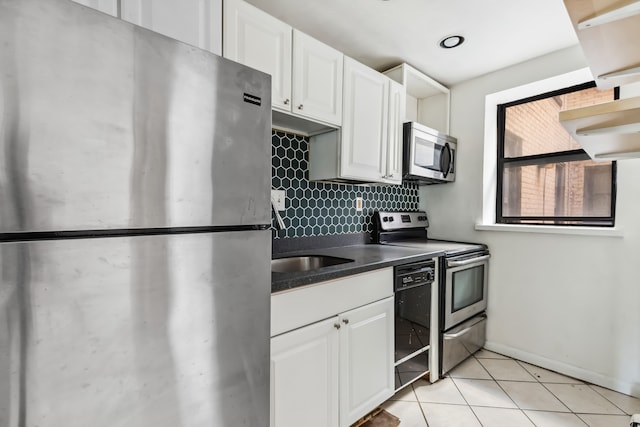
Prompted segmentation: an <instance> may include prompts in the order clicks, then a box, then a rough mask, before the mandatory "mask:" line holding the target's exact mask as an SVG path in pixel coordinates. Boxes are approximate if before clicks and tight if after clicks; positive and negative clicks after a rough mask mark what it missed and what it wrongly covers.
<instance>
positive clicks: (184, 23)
mask: <svg viewBox="0 0 640 427" xmlns="http://www.w3.org/2000/svg"><path fill="white" fill-rule="evenodd" d="M121 1H122V10H121V13H122V19H124V20H125V21H129V22H131V23H133V24H136V25H140V26H141V27H145V28H148V29H150V30H153V31H156V32H158V33H161V34H164V35H165V36H168V37H171V38H174V39H176V40H180V41H182V42H185V43H189V44H191V45H193V46H197V47H199V48H201V49H206V50H208V51H210V52H213V53H215V54H216V55H221V54H222V0H182V1H173V0H121Z"/></svg>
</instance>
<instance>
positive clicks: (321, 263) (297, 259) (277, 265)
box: [271, 255, 353, 273]
mask: <svg viewBox="0 0 640 427" xmlns="http://www.w3.org/2000/svg"><path fill="white" fill-rule="evenodd" d="M347 262H353V260H352V259H347V258H338V257H333V256H323V255H311V256H292V257H285V258H277V259H272V260H271V271H275V272H276V273H295V272H298V271H309V270H316V269H318V268H322V267H329V266H332V265H338V264H345V263H347Z"/></svg>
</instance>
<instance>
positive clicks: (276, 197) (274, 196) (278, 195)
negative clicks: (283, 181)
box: [271, 190, 287, 211]
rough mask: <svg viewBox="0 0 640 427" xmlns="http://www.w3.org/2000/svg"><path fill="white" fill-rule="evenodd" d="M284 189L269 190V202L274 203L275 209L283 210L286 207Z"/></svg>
mask: <svg viewBox="0 0 640 427" xmlns="http://www.w3.org/2000/svg"><path fill="white" fill-rule="evenodd" d="M286 200H287V196H286V191H284V190H271V202H272V203H273V204H274V205H276V209H277V210H279V211H284V210H285V209H286Z"/></svg>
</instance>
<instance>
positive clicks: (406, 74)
mask: <svg viewBox="0 0 640 427" xmlns="http://www.w3.org/2000/svg"><path fill="white" fill-rule="evenodd" d="M384 74H385V75H386V76H388V77H389V78H391V79H392V80H394V81H396V82H398V83H400V84H401V85H403V86H404V88H405V91H406V104H405V105H406V114H405V116H404V120H403V121H405V122H417V123H420V124H422V125H425V126H428V127H430V128H433V129H436V130H438V131H440V132H442V133H445V134H448V133H449V110H450V107H449V105H450V98H451V95H450V91H449V88H447V87H445V86H443V85H441V84H440V83H438V82H437V81H435V80H433V79H432V78H431V77H429V76H427V75H425V74H424V73H422V72H421V71H419V70H416V69H415V68H413V67H412V66H410V65H409V64H400V65H398V66H397V67H393V68H392V69H390V70H387V71H385V72H384Z"/></svg>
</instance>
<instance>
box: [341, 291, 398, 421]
mask: <svg viewBox="0 0 640 427" xmlns="http://www.w3.org/2000/svg"><path fill="white" fill-rule="evenodd" d="M393 308H394V304H393V297H390V298H387V299H385V300H382V301H378V302H375V303H373V304H369V305H366V306H364V307H360V308H357V309H355V310H351V311H349V312H347V313H344V314H342V315H340V323H341V324H342V327H341V329H340V426H343V427H346V426H349V425H351V424H353V423H354V422H356V421H357V420H358V419H359V418H360V417H362V416H363V415H366V414H367V413H368V412H370V411H371V410H373V409H374V408H375V407H376V406H377V405H379V404H380V403H382V402H384V401H385V400H387V399H388V398H389V397H391V396H392V395H393V392H394V389H395V381H394V376H393V375H394V371H393V363H394V351H393V339H394V338H393V333H394V323H393V322H394V317H393Z"/></svg>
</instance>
